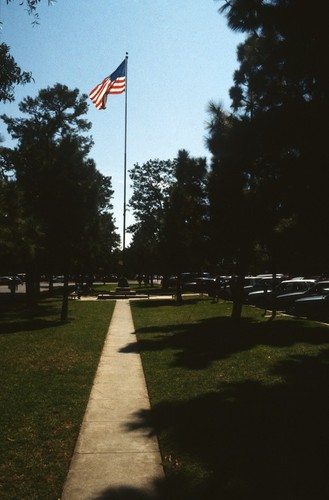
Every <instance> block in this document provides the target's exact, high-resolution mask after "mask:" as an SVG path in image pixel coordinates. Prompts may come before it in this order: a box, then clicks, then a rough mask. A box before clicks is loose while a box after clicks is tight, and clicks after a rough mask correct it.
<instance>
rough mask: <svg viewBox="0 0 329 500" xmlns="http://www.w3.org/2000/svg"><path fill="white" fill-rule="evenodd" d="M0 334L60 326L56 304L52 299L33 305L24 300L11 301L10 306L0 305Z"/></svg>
mask: <svg viewBox="0 0 329 500" xmlns="http://www.w3.org/2000/svg"><path fill="white" fill-rule="evenodd" d="M0 312H1V320H0V335H2V334H10V333H19V332H24V331H33V330H42V329H44V328H51V327H54V326H61V325H62V324H63V323H61V322H60V321H58V319H57V317H58V316H59V309H58V304H56V303H54V302H52V301H47V300H45V301H40V302H39V303H38V304H36V305H34V306H33V307H31V306H29V305H27V304H26V302H25V301H24V302H23V301H20V302H16V303H14V302H13V303H12V304H11V306H10V307H6V308H5V309H2V308H1V307H0Z"/></svg>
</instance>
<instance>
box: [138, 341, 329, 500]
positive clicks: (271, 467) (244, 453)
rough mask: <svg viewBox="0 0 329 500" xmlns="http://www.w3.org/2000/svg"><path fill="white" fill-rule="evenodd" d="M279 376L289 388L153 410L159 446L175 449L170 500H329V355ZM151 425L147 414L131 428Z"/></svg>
mask: <svg viewBox="0 0 329 500" xmlns="http://www.w3.org/2000/svg"><path fill="white" fill-rule="evenodd" d="M272 373H273V375H277V376H280V378H281V379H283V380H284V382H282V383H276V384H271V385H263V384H261V383H259V382H254V381H243V382H240V383H234V384H225V385H221V387H219V388H218V391H215V392H212V393H208V394H204V395H201V396H198V397H195V398H192V399H189V400H186V401H177V402H175V401H170V402H169V401H163V402H161V403H160V404H157V405H155V406H154V407H153V408H152V411H151V415H152V419H153V423H154V429H155V432H156V433H157V435H158V436H159V437H160V445H161V443H162V445H163V447H164V448H168V447H170V453H169V454H168V453H167V455H166V456H164V457H163V461H164V466H165V469H166V476H167V480H168V485H167V486H168V487H169V488H170V489H171V490H170V495H169V496H168V498H170V499H180V500H182V499H184V500H185V499H186V500H187V499H193V500H206V499H207V500H208V499H215V498H216V499H217V498H218V499H225V500H242V499H251V498H252V499H256V500H258V499H259V500H264V499H266V500H292V499H293V500H295V499H296V500H297V499H298V500H301V499H303V500H304V499H305V500H306V499H307V500H309V499H311V498H312V500H313V499H315V500H324V499H326V498H329V477H328V473H327V472H328V467H329V454H328V449H329V430H328V419H329V400H328V397H327V387H328V380H329V349H325V350H323V351H322V352H321V353H320V354H319V355H318V356H314V357H312V356H303V355H300V356H292V357H287V358H286V359H285V360H284V361H281V362H279V363H277V364H275V365H274V366H273V367H272ZM149 420H150V415H149V414H148V412H145V410H144V412H140V413H139V414H138V415H136V419H135V420H134V421H131V422H130V424H129V426H128V428H129V430H130V431H131V432H133V431H134V430H135V429H136V428H137V427H143V426H144V425H145V427H149V425H150V423H149ZM196 470H197V474H195V471H196ZM196 477H197V478H198V480H197V481H196V480H195V478H196Z"/></svg>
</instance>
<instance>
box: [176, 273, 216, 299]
mask: <svg viewBox="0 0 329 500" xmlns="http://www.w3.org/2000/svg"><path fill="white" fill-rule="evenodd" d="M215 287H216V278H204V277H199V278H195V279H194V280H193V281H188V282H187V283H183V286H182V288H183V292H196V293H207V294H208V295H214V294H215Z"/></svg>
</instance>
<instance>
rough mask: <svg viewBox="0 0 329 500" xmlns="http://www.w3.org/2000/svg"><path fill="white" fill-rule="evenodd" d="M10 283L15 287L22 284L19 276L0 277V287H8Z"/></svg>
mask: <svg viewBox="0 0 329 500" xmlns="http://www.w3.org/2000/svg"><path fill="white" fill-rule="evenodd" d="M10 283H15V285H21V284H22V283H23V282H22V280H21V278H19V276H0V285H7V286H8V285H10Z"/></svg>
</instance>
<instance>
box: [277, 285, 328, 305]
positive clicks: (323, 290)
mask: <svg viewBox="0 0 329 500" xmlns="http://www.w3.org/2000/svg"><path fill="white" fill-rule="evenodd" d="M328 293H329V281H318V282H317V283H315V284H314V285H313V286H311V287H310V288H309V289H308V290H306V291H305V292H294V293H287V294H283V295H277V296H276V298H275V301H276V308H277V310H281V311H286V312H293V307H294V305H295V301H296V300H297V299H301V298H304V297H313V296H318V295H327V294H328Z"/></svg>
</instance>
